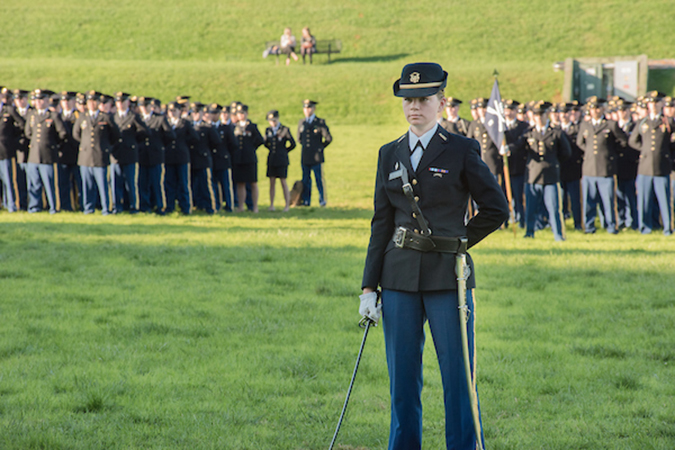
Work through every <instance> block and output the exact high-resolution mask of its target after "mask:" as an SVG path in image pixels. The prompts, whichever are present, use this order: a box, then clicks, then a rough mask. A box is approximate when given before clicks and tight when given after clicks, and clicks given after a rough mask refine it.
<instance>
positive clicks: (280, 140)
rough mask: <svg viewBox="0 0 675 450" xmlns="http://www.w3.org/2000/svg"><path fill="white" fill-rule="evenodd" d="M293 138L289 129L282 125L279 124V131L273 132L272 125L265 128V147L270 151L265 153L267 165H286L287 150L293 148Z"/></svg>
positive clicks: (287, 163) (287, 161)
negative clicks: (267, 153)
mask: <svg viewBox="0 0 675 450" xmlns="http://www.w3.org/2000/svg"><path fill="white" fill-rule="evenodd" d="M295 146H296V144H295V139H293V135H292V134H291V130H289V129H288V127H285V126H283V125H280V126H279V131H278V132H277V134H276V135H275V134H274V130H273V129H272V127H267V129H265V147H267V148H268V149H269V151H270V153H269V155H267V165H268V166H272V167H280V166H281V167H283V166H288V165H289V164H290V161H289V160H288V152H290V151H291V150H293V149H294V148H295Z"/></svg>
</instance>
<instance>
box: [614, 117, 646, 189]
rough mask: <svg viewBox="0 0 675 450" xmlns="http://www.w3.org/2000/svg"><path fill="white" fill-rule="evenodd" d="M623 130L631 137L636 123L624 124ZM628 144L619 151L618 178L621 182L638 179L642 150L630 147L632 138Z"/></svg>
mask: <svg viewBox="0 0 675 450" xmlns="http://www.w3.org/2000/svg"><path fill="white" fill-rule="evenodd" d="M621 129H622V130H623V131H624V133H626V135H627V136H631V135H632V133H633V130H634V129H635V122H633V121H632V120H631V121H629V122H626V123H624V124H623V125H622V126H621ZM628 142H629V143H628V144H627V145H626V146H625V147H622V148H621V150H619V168H618V171H617V178H618V179H619V180H635V177H637V169H638V162H639V160H640V149H639V148H633V147H631V146H630V138H629V139H628Z"/></svg>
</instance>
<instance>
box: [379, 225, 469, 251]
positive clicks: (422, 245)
mask: <svg viewBox="0 0 675 450" xmlns="http://www.w3.org/2000/svg"><path fill="white" fill-rule="evenodd" d="M392 240H393V241H394V245H396V247H398V248H411V249H413V250H418V251H420V252H440V253H458V252H459V251H460V250H462V241H461V239H460V238H453V237H444V236H423V235H421V234H419V233H414V232H412V231H411V230H409V229H407V228H405V227H399V228H398V229H397V230H396V231H394V235H393V236H392ZM464 252H466V248H465V249H464Z"/></svg>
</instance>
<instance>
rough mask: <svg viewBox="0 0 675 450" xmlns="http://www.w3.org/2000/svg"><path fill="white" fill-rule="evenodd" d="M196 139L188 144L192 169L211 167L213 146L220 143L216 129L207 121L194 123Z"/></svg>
mask: <svg viewBox="0 0 675 450" xmlns="http://www.w3.org/2000/svg"><path fill="white" fill-rule="evenodd" d="M194 130H195V134H196V136H197V139H196V140H194V141H192V144H191V145H190V167H191V169H192V170H204V169H213V158H212V157H211V154H212V150H211V149H213V148H215V147H217V146H219V145H222V141H221V140H220V136H219V135H218V131H216V129H215V128H213V127H212V126H211V124H209V123H207V122H204V121H202V122H200V124H199V125H194Z"/></svg>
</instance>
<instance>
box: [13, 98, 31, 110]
mask: <svg viewBox="0 0 675 450" xmlns="http://www.w3.org/2000/svg"><path fill="white" fill-rule="evenodd" d="M14 102H15V103H16V106H18V107H19V108H25V107H27V106H28V98H27V97H18V98H16V99H15V100H14Z"/></svg>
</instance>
